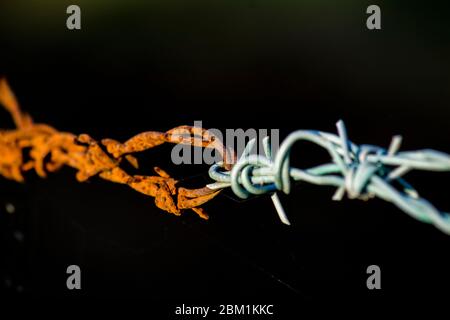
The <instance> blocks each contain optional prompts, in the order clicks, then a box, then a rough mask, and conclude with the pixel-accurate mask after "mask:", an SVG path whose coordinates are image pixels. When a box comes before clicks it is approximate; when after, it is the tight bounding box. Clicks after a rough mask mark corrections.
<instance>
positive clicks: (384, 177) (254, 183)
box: [208, 120, 450, 234]
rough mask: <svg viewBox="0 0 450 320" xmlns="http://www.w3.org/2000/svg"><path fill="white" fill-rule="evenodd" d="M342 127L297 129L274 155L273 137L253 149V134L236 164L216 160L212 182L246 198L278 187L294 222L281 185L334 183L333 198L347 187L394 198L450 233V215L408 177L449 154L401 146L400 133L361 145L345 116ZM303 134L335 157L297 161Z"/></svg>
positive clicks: (441, 166)
mask: <svg viewBox="0 0 450 320" xmlns="http://www.w3.org/2000/svg"><path fill="white" fill-rule="evenodd" d="M337 130H338V135H335V134H332V133H327V132H321V131H314V130H298V131H295V132H293V133H291V134H290V135H289V136H288V137H287V138H286V139H285V140H284V141H283V143H282V144H281V146H280V148H279V150H278V152H277V153H276V155H275V156H272V155H271V148H270V143H269V139H268V137H266V138H265V139H264V140H263V146H264V153H265V155H255V154H250V153H251V150H252V149H253V147H254V145H255V140H254V139H253V140H251V141H250V142H249V143H248V144H247V146H246V148H245V150H244V152H243V154H242V156H241V157H240V158H239V160H238V161H237V163H236V164H235V165H234V166H233V168H232V169H231V170H226V169H224V168H223V167H222V166H221V164H220V163H218V164H215V165H212V166H211V168H210V170H209V176H210V177H211V179H213V180H215V181H216V183H213V184H210V185H208V187H209V188H211V189H223V188H227V187H231V189H232V190H233V192H234V193H235V194H236V195H237V196H238V197H240V198H243V199H245V198H248V197H249V196H250V195H259V194H265V193H272V200H273V201H274V205H275V207H276V209H277V212H278V214H279V217H280V219H281V221H282V222H283V223H285V224H290V223H289V220H288V218H287V216H286V213H285V212H284V210H283V207H282V206H281V203H280V200H279V198H278V196H277V195H276V192H277V191H281V192H284V193H285V194H289V192H290V189H291V180H294V181H305V182H309V183H312V184H316V185H328V186H334V187H337V190H336V192H335V194H334V196H333V200H341V199H342V198H343V196H344V194H345V193H347V195H348V197H349V198H351V199H355V198H358V199H363V200H367V199H369V198H372V197H379V198H381V199H384V200H386V201H389V202H392V203H394V204H395V205H396V206H397V207H399V208H400V209H402V210H403V211H404V212H406V213H407V214H409V215H410V216H412V217H413V218H415V219H417V220H420V221H422V222H425V223H430V224H433V225H434V226H436V227H437V228H438V229H439V230H441V231H443V232H444V233H446V234H450V215H449V214H448V213H445V212H441V211H439V210H437V209H436V208H435V207H434V206H433V205H432V204H431V203H429V202H428V201H427V200H425V199H423V198H421V197H419V194H418V192H417V191H416V190H415V189H414V188H413V187H412V186H411V185H410V184H409V183H408V182H406V181H405V180H404V179H403V178H402V176H403V175H405V174H406V173H407V172H409V171H411V170H414V169H417V170H429V171H450V156H449V155H448V154H446V153H443V152H439V151H435V150H429V149H425V150H418V151H402V152H399V148H400V144H401V140H402V138H401V137H400V136H394V137H393V139H392V141H391V144H390V146H389V148H388V149H385V148H382V147H378V146H373V145H360V146H358V145H356V144H354V143H353V142H351V141H350V140H349V139H348V138H347V131H346V129H345V126H344V122H343V121H341V120H340V121H338V122H337ZM301 140H306V141H310V142H312V143H315V144H317V145H319V146H320V147H322V148H324V149H326V150H327V151H328V153H329V154H330V156H331V159H332V162H330V163H326V164H323V165H319V166H316V167H313V168H309V169H298V168H293V167H291V166H290V164H289V162H290V152H291V149H292V147H293V146H294V144H295V143H296V142H298V141H301ZM394 181H397V182H398V183H399V184H400V186H401V187H402V190H398V189H396V188H395V187H394V186H392V184H391V183H392V182H394Z"/></svg>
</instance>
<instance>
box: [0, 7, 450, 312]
mask: <svg viewBox="0 0 450 320" xmlns="http://www.w3.org/2000/svg"><path fill="white" fill-rule="evenodd" d="M41 2H42V4H41V3H40V2H39V1H33V2H32V3H33V5H32V6H31V4H30V5H28V4H27V3H26V2H25V1H18V2H16V3H13V2H10V3H8V2H5V3H2V6H3V8H2V10H0V27H1V31H0V73H1V74H3V75H5V76H7V78H8V79H9V81H10V83H11V85H12V87H13V89H14V91H15V92H16V94H17V96H18V98H19V100H20V102H21V105H22V107H23V108H24V109H25V110H27V111H28V112H30V113H31V114H32V115H33V117H34V119H35V120H36V121H38V122H45V123H49V124H51V125H53V126H55V127H56V128H58V129H61V130H64V131H69V132H75V133H83V132H86V133H89V134H91V135H92V136H93V137H94V138H103V137H111V138H115V139H118V140H125V139H127V138H129V137H131V136H132V135H134V134H136V133H138V132H142V131H147V130H160V131H165V130H168V129H170V128H172V127H175V126H178V125H181V124H188V125H193V122H194V120H202V121H203V126H204V127H206V128H219V129H225V128H244V129H246V128H256V129H258V128H278V129H280V132H281V136H282V137H284V136H286V135H287V134H288V133H289V132H291V131H293V130H295V129H301V128H302V129H318V130H324V131H331V132H335V123H336V121H337V120H338V119H343V120H345V122H346V125H347V129H348V132H349V135H350V139H352V140H353V141H354V142H356V143H371V144H378V145H384V146H388V144H389V142H390V139H391V136H392V135H394V134H402V135H403V137H404V143H403V146H402V149H404V150H407V149H422V148H434V149H438V150H442V151H445V152H449V150H450V148H449V140H450V139H449V132H450V130H449V126H448V124H449V114H450V113H449V101H450V72H449V71H450V70H449V66H450V46H449V44H450V41H449V39H450V38H449V31H450V29H449V26H450V25H449V23H448V18H447V17H446V10H445V9H448V8H446V7H445V6H444V3H445V2H444V1H441V2H440V1H437V2H433V6H431V5H429V6H425V5H424V4H423V3H422V2H411V1H408V2H407V1H390V2H389V3H385V2H378V4H379V5H380V6H381V8H382V30H378V31H369V30H367V29H366V27H365V19H366V17H367V15H366V14H365V9H366V8H367V6H368V5H369V4H371V3H368V2H365V1H359V2H358V1H344V2H342V3H341V2H339V3H334V2H332V1H320V2H317V3H310V2H306V3H296V2H293V1H281V2H277V3H275V2H269V1H263V2H258V1H243V2H239V3H238V2H227V1H218V2H214V3H210V2H208V1H196V2H195V1H194V2H189V4H188V3H182V2H178V1H168V2H167V3H166V2H157V3H156V4H154V5H150V4H145V2H140V1H135V2H132V3H130V4H128V5H126V4H125V1H124V3H122V4H120V5H119V4H117V3H118V2H117V3H116V2H115V4H114V5H113V4H111V5H109V4H107V3H105V2H101V1H98V3H97V2H96V1H92V2H89V3H88V2H85V1H81V2H80V3H79V4H80V6H81V9H82V30H80V31H69V30H67V29H66V28H65V19H66V14H65V8H66V7H67V5H68V4H69V3H65V2H64V1H60V2H58V3H56V2H52V1H41ZM94 4H95V5H94ZM0 120H1V125H2V127H12V123H11V121H10V119H9V118H8V117H7V114H6V113H5V112H3V111H2V112H1V118H0ZM170 151H171V148H170V146H169V147H160V148H157V149H155V150H150V151H149V152H146V153H145V154H144V155H141V156H140V159H141V166H142V167H143V169H142V171H141V172H143V173H150V172H151V170H150V169H149V168H151V167H152V166H153V165H158V166H160V167H162V168H164V169H165V170H167V171H168V172H170V173H171V174H172V175H173V176H174V177H176V178H178V179H186V181H183V184H184V185H186V186H198V185H199V184H200V183H205V182H206V181H208V180H207V176H206V175H205V173H206V171H207V167H206V166H200V165H194V166H182V167H177V166H174V165H172V164H171V162H170ZM293 158H294V159H295V160H293V162H294V164H296V165H299V166H308V165H315V164H319V163H320V161H324V160H327V155H326V154H325V153H324V152H323V151H322V152H321V151H320V150H318V151H317V150H316V149H315V148H313V147H310V146H308V145H303V144H301V145H299V146H298V147H296V148H295V150H294V155H293ZM448 179H449V174H447V173H427V172H417V173H412V174H410V181H411V183H412V184H413V185H414V186H416V187H417V189H418V190H419V192H421V195H422V196H424V197H426V198H427V199H429V200H431V201H432V202H433V203H435V204H436V206H437V207H438V208H442V209H443V210H445V209H448V208H449V207H450V203H449V201H448V188H447V187H446V183H445V181H448ZM0 188H1V192H0V205H1V208H2V209H1V210H0V227H1V237H2V241H1V242H0V245H1V247H0V248H1V251H0V255H1V259H0V261H1V262H0V272H1V274H0V276H1V278H0V281H2V283H1V290H2V292H3V293H5V294H6V295H8V296H9V297H16V298H21V297H32V298H38V297H46V296H49V297H53V298H58V299H72V298H103V297H108V298H145V299H150V300H151V301H163V302H164V303H163V304H162V305H163V306H167V308H168V310H171V308H172V307H171V306H173V305H175V304H177V303H203V304H207V303H239V304H246V303H251V302H253V303H275V304H277V303H278V304H279V305H281V304H280V303H283V301H285V302H284V303H285V304H288V305H289V304H290V305H291V306H294V305H298V303H303V302H310V301H322V300H341V299H343V300H347V301H350V300H351V301H353V299H356V300H364V301H366V302H369V303H372V302H374V301H377V302H378V301H385V300H392V301H394V300H397V299H403V298H407V299H409V298H413V299H421V298H422V297H428V298H430V297H432V298H438V297H443V298H446V297H448V294H447V293H446V290H447V288H448V286H449V284H450V276H449V273H448V270H449V267H450V263H449V261H448V257H447V256H448V254H447V253H448V251H447V250H448V246H449V244H450V238H449V237H448V236H446V235H444V234H442V233H441V232H440V231H438V230H437V229H435V228H434V227H432V226H429V225H425V224H423V223H420V222H418V221H415V220H413V219H412V218H410V217H409V216H407V215H406V214H404V213H403V212H402V211H400V210H399V209H397V208H396V207H394V206H393V205H391V204H390V203H385V202H383V201H381V200H378V199H375V200H370V201H369V202H362V201H359V200H348V199H344V200H343V201H341V202H334V201H332V200H331V196H332V194H333V192H334V190H332V189H329V188H323V187H317V186H310V185H306V184H301V185H299V186H297V187H296V188H295V189H294V190H293V192H292V193H291V194H290V195H289V196H282V200H283V203H284V205H285V209H286V211H287V212H288V215H289V217H290V219H291V222H292V226H290V227H287V226H284V225H282V224H281V223H280V222H279V220H278V218H277V215H276V212H275V210H274V208H273V207H272V204H271V202H270V199H269V198H268V197H259V198H256V199H252V200H249V201H246V202H241V203H239V202H236V201H234V200H232V199H230V198H228V197H226V196H225V195H221V196H219V197H218V198H216V199H214V200H213V201H211V202H210V203H209V204H208V205H207V206H206V209H207V211H208V213H209V214H210V216H211V219H210V220H209V221H207V222H206V221H203V220H201V219H199V218H198V217H196V216H195V215H194V214H193V213H191V212H186V213H185V214H184V215H183V216H182V217H175V216H172V215H170V214H167V213H165V212H162V211H161V210H159V209H157V208H156V207H155V205H154V203H153V199H151V198H147V197H145V196H143V195H141V194H138V193H136V192H134V191H133V190H131V189H129V188H126V187H124V186H121V185H114V184H110V183H107V182H104V181H101V180H99V179H96V178H94V179H92V180H91V181H89V182H87V183H83V184H80V183H77V182H76V181H75V179H74V172H73V171H72V170H70V169H64V170H62V171H61V172H59V173H56V174H53V175H51V176H50V177H49V178H48V179H46V180H42V179H39V178H37V177H36V176H34V175H33V174H30V175H29V176H27V183H25V184H16V183H14V182H9V181H6V180H4V179H1V180H0ZM8 202H11V203H13V204H14V205H15V206H16V208H17V212H16V214H14V215H9V214H7V213H6V211H5V210H4V209H3V207H4V205H5V204H6V203H8ZM70 264H77V265H79V266H80V267H81V269H82V290H81V291H78V292H73V291H68V290H67V289H66V286H65V282H66V277H67V275H66V272H65V271H66V268H67V266H68V265H70ZM371 264H376V265H379V266H380V267H381V271H382V290H380V291H369V290H367V288H366V279H367V274H366V268H367V266H369V265H371ZM286 301H287V302H286ZM294 303H295V304H294Z"/></svg>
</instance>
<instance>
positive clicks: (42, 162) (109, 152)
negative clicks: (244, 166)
mask: <svg viewBox="0 0 450 320" xmlns="http://www.w3.org/2000/svg"><path fill="white" fill-rule="evenodd" d="M0 104H2V105H3V106H4V107H5V109H6V110H7V111H8V112H9V113H10V114H11V116H12V118H13V121H14V123H15V125H16V129H12V130H0V175H2V176H3V177H5V178H7V179H10V180H15V181H17V182H23V181H24V177H23V173H24V172H27V171H30V170H34V171H35V172H36V174H37V175H38V176H40V177H42V178H45V177H46V176H47V173H50V172H55V171H57V170H58V169H60V168H61V167H63V166H69V167H72V168H74V169H75V170H77V172H76V179H77V180H78V181H79V182H83V181H86V180H88V179H89V178H91V177H94V176H98V177H100V178H101V179H103V180H107V181H110V182H114V183H119V184H125V185H127V186H129V187H131V188H132V189H134V190H136V191H138V192H140V193H143V194H145V195H148V196H151V197H153V198H155V204H156V206H157V207H158V208H160V209H162V210H164V211H166V212H169V213H172V214H175V215H181V213H182V211H183V210H187V209H191V210H193V211H194V212H195V213H196V214H197V215H198V216H200V217H201V218H203V219H208V215H207V213H206V212H205V210H204V209H203V208H201V207H200V206H201V205H203V204H204V203H206V202H208V201H209V200H211V199H213V198H214V197H215V196H217V195H218V194H219V193H220V190H212V189H210V188H208V187H203V188H199V189H188V188H184V187H180V186H179V181H177V180H176V179H174V178H172V177H171V176H170V175H169V174H168V173H167V172H165V171H164V170H163V169H161V168H158V167H155V168H154V171H155V173H156V175H155V176H143V175H130V174H128V173H127V172H126V171H125V170H124V169H122V167H121V162H122V161H123V160H125V161H128V162H129V163H130V164H131V165H132V166H133V167H135V168H138V167H139V164H138V161H137V159H136V158H135V157H134V156H133V155H132V154H133V153H138V152H141V151H144V150H147V149H150V148H154V147H156V146H159V145H161V144H163V143H176V144H188V145H193V146H197V147H204V148H214V149H216V150H217V151H218V152H219V153H220V154H221V155H222V157H223V158H224V159H226V160H227V161H225V162H226V167H228V168H231V163H232V162H233V159H234V155H233V153H232V151H229V150H226V149H225V147H224V146H223V144H222V142H221V141H220V140H219V139H216V138H215V136H213V135H212V134H211V133H209V132H208V131H207V130H205V129H202V128H197V127H190V126H180V127H176V128H174V129H171V130H169V131H167V132H156V131H150V132H144V133H140V134H138V135H136V136H134V137H132V138H131V139H129V140H128V141H126V142H125V143H120V142H118V141H116V140H113V139H103V140H101V142H98V141H97V140H95V139H93V138H92V137H91V136H89V135H88V134H80V135H75V134H72V133H69V132H62V131H58V130H57V129H55V128H53V127H51V126H49V125H46V124H40V123H35V122H33V119H32V118H31V116H30V115H29V114H27V113H24V112H23V111H21V109H20V107H19V104H18V102H17V99H16V97H15V95H14V93H13V92H12V90H11V88H10V86H9V85H8V82H7V81H6V80H5V79H0ZM186 132H189V133H190V135H186Z"/></svg>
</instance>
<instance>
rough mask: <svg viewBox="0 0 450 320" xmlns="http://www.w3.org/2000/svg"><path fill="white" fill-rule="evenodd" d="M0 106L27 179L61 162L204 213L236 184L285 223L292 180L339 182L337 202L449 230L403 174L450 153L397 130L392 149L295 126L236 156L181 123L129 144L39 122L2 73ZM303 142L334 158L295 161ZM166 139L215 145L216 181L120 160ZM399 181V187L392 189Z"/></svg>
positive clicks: (12, 165)
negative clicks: (145, 170) (275, 144)
mask: <svg viewBox="0 0 450 320" xmlns="http://www.w3.org/2000/svg"><path fill="white" fill-rule="evenodd" d="M0 104H2V105H3V106H4V107H5V108H6V110H7V111H8V112H9V113H10V114H11V116H12V118H13V120H14V123H15V124H16V129H12V130H0V175H2V176H3V177H5V178H7V179H11V180H15V181H18V182H23V181H24V177H23V173H24V172H26V171H29V170H32V169H33V170H34V171H35V172H36V173H37V174H38V175H39V176H40V177H43V178H45V177H46V176H47V172H54V171H57V170H58V169H60V168H61V167H62V166H69V167H72V168H74V169H76V170H77V173H76V178H77V180H78V181H80V182H83V181H86V180H88V179H90V178H91V177H93V176H98V177H100V178H101V179H104V180H107V181H110V182H114V183H120V184H125V185H127V186H129V187H131V188H133V189H134V190H136V191H138V192H141V193H143V194H145V195H148V196H151V197H154V198H155V204H156V205H157V206H158V207H159V208H160V209H162V210H165V211H167V212H170V213H172V214H175V215H180V214H181V212H182V211H183V210H185V209H192V210H193V211H194V212H196V213H197V214H198V215H199V216H200V217H201V218H204V219H207V218H208V215H207V214H206V212H205V211H204V210H203V208H201V207H200V206H201V205H202V204H204V203H206V202H208V201H210V200H212V199H213V198H214V197H215V196H217V195H218V194H219V193H220V191H221V190H222V189H225V188H231V189H232V191H233V192H234V193H235V194H236V195H237V196H238V197H240V198H248V197H249V196H251V195H260V194H266V193H270V194H271V198H272V200H273V202H274V205H275V208H276V210H277V212H278V215H279V217H280V219H281V221H282V222H283V223H285V224H290V222H289V219H288V217H287V215H286V213H285V211H284V209H283V206H282V204H281V201H280V199H279V197H278V195H277V192H284V193H285V194H289V192H290V190H291V180H293V181H304V182H308V183H312V184H317V185H327V186H333V187H336V188H337V190H336V192H335V194H334V196H333V199H334V200H341V199H342V198H343V196H344V195H345V194H347V195H348V197H349V198H351V199H355V198H357V199H363V200H368V199H370V198H372V197H378V198H381V199H384V200H386V201H389V202H392V203H393V204H395V205H396V206H397V207H399V208H400V209H402V210H403V211H404V212H406V213H407V214H409V215H410V216H412V217H413V218H415V219H417V220H420V221H422V222H425V223H429V224H433V225H435V226H436V227H437V228H438V229H440V230H441V231H443V232H444V233H446V234H450V216H449V214H448V213H445V212H440V211H439V210H437V209H436V208H435V207H434V206H433V205H432V204H431V203H430V202H428V201H427V200H425V199H423V198H421V197H420V196H419V194H418V192H417V191H416V190H415V189H414V188H413V187H412V186H411V185H410V184H409V183H408V182H407V181H406V180H404V179H403V176H404V175H405V174H406V173H407V172H409V171H411V170H429V171H450V156H449V155H448V154H445V153H442V152H439V151H435V150H428V149H426V150H418V151H402V152H399V149H400V145H401V137H400V136H394V137H393V139H392V141H391V144H390V146H389V148H388V149H385V148H382V147H378V146H373V145H360V146H358V145H356V144H354V143H353V142H351V141H350V140H349V139H348V138H347V131H346V129H345V126H344V123H343V122H342V121H339V122H338V123H337V129H338V134H337V135H336V134H332V133H327V132H321V131H314V130H298V131H295V132H293V133H291V134H290V135H289V136H288V137H287V138H286V139H285V140H284V141H283V143H282V144H281V146H280V148H279V150H278V152H277V153H276V154H274V155H272V153H271V146H270V142H269V139H268V138H267V137H266V138H265V139H264V140H263V148H264V155H255V154H252V149H253V148H254V146H255V143H256V140H255V139H253V140H251V141H249V143H248V144H247V145H246V147H245V150H244V152H243V155H242V156H241V157H240V158H239V160H238V161H237V162H236V156H235V154H234V151H233V150H229V149H227V148H225V147H224V145H223V144H222V142H221V141H220V139H217V137H215V136H214V135H213V134H211V133H210V132H209V131H208V130H205V129H202V128H197V127H191V126H180V127H176V128H174V129H171V130H169V131H167V132H156V131H148V132H143V133H140V134H137V135H135V136H134V137H132V138H130V139H129V140H127V141H125V142H124V143H121V142H118V141H116V140H113V139H102V140H101V141H100V142H98V141H96V140H95V139H93V138H92V137H90V136H89V135H87V134H80V135H75V134H72V133H68V132H61V131H58V130H57V129H55V128H53V127H51V126H49V125H46V124H39V123H34V122H33V119H32V118H31V116H29V115H28V114H26V113H24V112H22V111H21V110H20V107H19V104H18V103H17V100H16V98H15V96H14V94H13V92H12V91H11V89H10V87H9V85H8V83H7V82H6V80H5V79H0ZM301 140H306V141H309V142H312V143H314V144H317V145H319V146H320V147H322V148H324V149H326V150H327V151H328V153H329V154H330V156H331V160H332V162H330V163H326V164H322V165H319V166H316V167H312V168H308V169H299V168H295V167H291V166H290V153H291V149H292V147H293V146H294V144H295V143H296V142H298V141H301ZM163 143H175V144H186V145H192V146H197V147H202V148H213V149H216V150H217V151H218V152H219V154H220V155H221V157H222V159H224V161H223V162H222V163H217V164H214V165H212V166H211V167H210V169H209V176H210V177H211V179H212V180H214V181H215V183H212V184H208V185H206V186H205V187H203V188H198V189H188V188H184V187H180V186H179V181H177V180H175V179H174V178H172V177H171V176H170V175H169V174H168V173H166V172H165V171H164V170H162V169H160V168H158V167H155V168H154V169H155V172H156V174H157V175H155V176H142V175H132V174H129V173H127V172H126V171H125V169H124V168H123V167H122V165H121V163H122V161H123V160H126V161H128V162H129V163H130V164H131V165H132V166H133V167H135V168H136V169H137V168H138V167H139V163H138V161H137V159H136V158H135V157H134V156H133V154H135V153H139V152H142V151H145V150H147V149H150V148H153V147H156V146H158V145H161V144H163ZM394 182H397V183H398V184H399V188H396V187H394V185H393V183H394Z"/></svg>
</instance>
